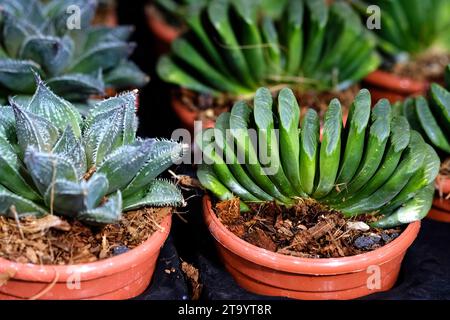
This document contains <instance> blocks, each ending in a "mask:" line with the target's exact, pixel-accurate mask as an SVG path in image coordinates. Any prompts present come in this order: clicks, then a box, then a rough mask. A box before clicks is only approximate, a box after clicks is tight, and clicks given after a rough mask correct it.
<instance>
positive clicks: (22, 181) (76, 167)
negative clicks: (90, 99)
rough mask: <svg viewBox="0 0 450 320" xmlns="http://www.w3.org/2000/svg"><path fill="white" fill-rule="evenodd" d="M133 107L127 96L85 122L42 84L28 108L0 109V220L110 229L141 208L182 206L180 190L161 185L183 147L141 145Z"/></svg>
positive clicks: (100, 105) (13, 104)
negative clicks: (54, 220) (59, 219)
mask: <svg viewBox="0 0 450 320" xmlns="http://www.w3.org/2000/svg"><path fill="white" fill-rule="evenodd" d="M36 76H37V75H36ZM135 100H136V95H135V93H133V92H128V93H124V94H122V95H120V96H117V97H114V98H110V99H107V100H103V101H99V102H97V103H96V105H95V107H94V108H93V109H92V110H91V111H90V113H89V114H88V116H87V117H86V118H85V119H82V117H81V115H80V113H79V112H78V111H77V110H76V108H75V107H74V106H73V105H72V104H71V103H70V102H68V101H66V100H64V99H62V98H61V97H59V96H57V95H55V94H54V93H53V92H52V91H50V90H49V89H48V88H47V87H46V86H45V85H44V83H43V82H42V81H41V80H40V79H39V78H38V76H37V90H36V92H35V93H34V95H33V97H32V99H31V101H30V102H29V103H28V104H26V105H21V104H20V103H19V102H18V101H15V100H14V99H11V100H10V106H2V107H0V214H2V215H10V216H11V215H14V214H15V213H17V214H18V216H19V217H21V216H25V215H35V216H41V215H45V214H48V213H52V214H57V215H64V216H68V217H72V218H75V219H78V220H81V221H83V222H86V223H90V224H105V223H113V222H116V221H117V220H118V219H120V217H121V214H122V212H126V211H129V210H133V209H139V208H142V207H144V206H176V205H180V204H183V203H184V200H183V197H182V195H181V193H180V191H179V190H178V188H177V187H176V186H174V185H173V184H171V183H170V182H168V181H165V180H158V179H156V177H157V176H158V175H159V174H160V173H162V172H163V171H164V170H165V169H167V168H168V167H169V166H170V165H171V164H172V163H173V162H174V161H176V160H178V159H180V158H181V157H182V156H183V152H184V149H185V147H184V146H183V145H182V144H179V143H176V142H173V141H166V140H156V139H140V138H136V130H137V125H138V119H137V117H136V110H135ZM13 208H15V210H14V209H13Z"/></svg>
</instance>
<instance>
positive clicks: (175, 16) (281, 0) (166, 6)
mask: <svg viewBox="0 0 450 320" xmlns="http://www.w3.org/2000/svg"><path fill="white" fill-rule="evenodd" d="M210 1H211V0H155V4H156V6H157V7H158V9H159V10H160V11H162V12H163V13H164V14H165V15H166V16H167V17H168V20H169V21H168V22H169V23H172V24H177V25H180V24H182V21H183V20H184V17H185V16H186V15H188V14H190V13H191V12H192V10H195V8H200V7H204V6H205V5H207V4H208V2H210ZM286 3H287V0H257V1H256V2H255V4H257V5H258V6H259V7H260V8H261V9H262V10H264V13H266V14H268V15H269V16H271V17H278V16H279V15H280V14H281V12H282V11H283V9H284V7H285V5H286Z"/></svg>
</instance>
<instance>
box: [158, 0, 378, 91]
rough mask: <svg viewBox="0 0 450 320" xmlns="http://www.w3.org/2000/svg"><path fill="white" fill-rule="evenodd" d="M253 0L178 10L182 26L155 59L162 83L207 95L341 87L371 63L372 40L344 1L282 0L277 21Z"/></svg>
mask: <svg viewBox="0 0 450 320" xmlns="http://www.w3.org/2000/svg"><path fill="white" fill-rule="evenodd" d="M256 4H257V1H238V0H235V1H233V0H212V1H210V2H209V3H208V5H207V6H206V7H205V8H203V9H200V10H197V11H196V12H192V13H191V14H189V15H187V16H186V23H187V25H188V26H189V28H190V30H191V31H190V32H189V33H187V34H186V35H184V36H182V37H180V38H178V39H177V40H176V41H174V43H173V44H172V52H171V54H170V55H168V56H167V55H166V56H163V57H161V58H160V60H159V62H158V65H157V71H158V74H159V76H160V77H161V78H162V79H164V80H165V81H167V82H170V83H173V84H177V85H179V86H181V87H185V88H188V89H191V90H194V91H200V92H206V93H210V94H213V95H219V94H221V93H227V94H228V95H232V96H245V95H251V94H252V93H253V92H254V91H255V90H256V89H257V88H258V87H260V86H268V87H274V86H276V87H279V86H282V85H288V86H291V87H296V88H313V89H316V90H328V89H343V88H346V87H348V86H350V85H351V84H353V83H355V82H357V81H358V80H360V79H361V78H363V77H364V76H365V75H366V74H368V73H369V72H371V71H373V70H374V69H376V68H377V66H378V64H379V58H378V56H377V55H376V54H375V52H374V47H375V41H374V39H373V38H372V37H371V36H370V34H369V33H368V32H367V30H365V28H364V27H363V26H362V24H361V22H360V20H359V17H358V15H357V14H356V13H355V12H354V11H352V9H351V7H350V6H348V5H347V4H345V3H335V4H333V5H332V6H331V7H328V6H327V5H326V3H325V1H322V0H289V1H288V2H287V4H286V5H285V7H284V12H283V15H282V16H281V17H280V18H279V19H272V18H270V17H269V16H268V15H262V16H260V15H258V13H259V12H258V9H259V8H260V7H258V5H256Z"/></svg>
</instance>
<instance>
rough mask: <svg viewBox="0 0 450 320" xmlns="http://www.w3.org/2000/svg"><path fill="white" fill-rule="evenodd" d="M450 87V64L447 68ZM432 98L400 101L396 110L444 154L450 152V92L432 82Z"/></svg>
mask: <svg viewBox="0 0 450 320" xmlns="http://www.w3.org/2000/svg"><path fill="white" fill-rule="evenodd" d="M445 78H446V83H447V87H448V88H450V65H449V66H447V68H446V77H445ZM429 95H430V98H429V101H427V99H426V98H424V97H422V96H419V97H414V98H408V99H407V100H405V101H404V102H403V103H399V104H398V105H397V108H396V112H397V113H399V114H401V115H403V116H405V117H406V118H407V119H408V121H409V123H410V125H411V127H412V128H414V130H417V131H418V132H420V133H421V134H422V135H423V136H424V137H425V139H426V140H427V141H428V142H429V143H430V144H431V145H432V146H433V147H435V148H436V149H437V150H439V151H440V152H441V153H442V154H443V155H446V156H448V154H450V138H449V135H450V92H449V91H448V90H446V89H445V88H444V87H442V86H441V85H439V84H437V83H433V84H431V88H430V94H429Z"/></svg>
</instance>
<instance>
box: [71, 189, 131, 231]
mask: <svg viewBox="0 0 450 320" xmlns="http://www.w3.org/2000/svg"><path fill="white" fill-rule="evenodd" d="M121 216H122V195H121V193H120V191H117V192H116V193H115V194H114V195H112V196H110V197H109V198H108V200H107V201H106V203H105V204H103V205H102V206H100V207H97V208H95V209H91V210H87V211H85V212H82V213H80V214H79V215H78V216H77V219H78V220H80V221H84V222H85V223H88V224H92V225H102V224H110V223H115V222H118V221H119V220H120V218H121Z"/></svg>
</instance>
